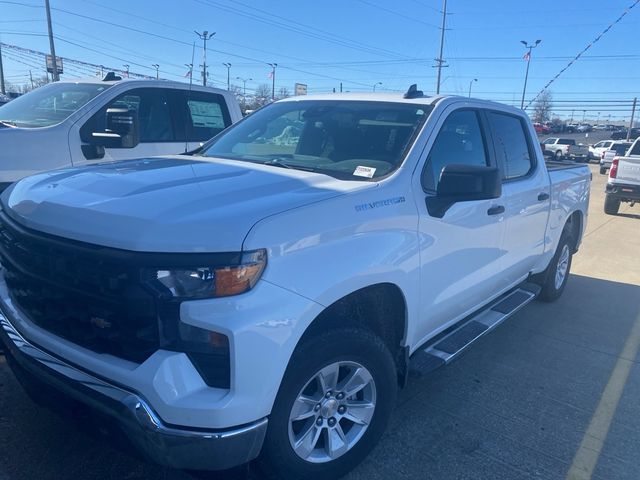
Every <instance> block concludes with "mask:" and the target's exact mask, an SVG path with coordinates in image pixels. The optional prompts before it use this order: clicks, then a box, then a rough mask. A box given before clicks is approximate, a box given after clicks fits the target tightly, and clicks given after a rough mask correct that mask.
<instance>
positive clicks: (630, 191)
mask: <svg viewBox="0 0 640 480" xmlns="http://www.w3.org/2000/svg"><path fill="white" fill-rule="evenodd" d="M605 192H606V195H605V198H604V213H606V214H608V215H617V214H618V210H619V209H620V204H621V203H622V202H626V203H629V204H630V205H631V206H632V207H633V206H634V205H635V204H636V203H640V139H637V140H636V141H635V142H633V145H632V146H631V148H629V150H628V151H627V152H626V153H625V154H624V156H622V155H621V156H616V157H614V159H613V162H612V163H611V170H609V180H608V181H607V186H606V189H605Z"/></svg>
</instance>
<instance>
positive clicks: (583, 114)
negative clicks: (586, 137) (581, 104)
mask: <svg viewBox="0 0 640 480" xmlns="http://www.w3.org/2000/svg"><path fill="white" fill-rule="evenodd" d="M586 115H587V111H586V110H582V123H584V119H585V117H586Z"/></svg>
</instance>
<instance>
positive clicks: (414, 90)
mask: <svg viewBox="0 0 640 480" xmlns="http://www.w3.org/2000/svg"><path fill="white" fill-rule="evenodd" d="M421 97H424V93H423V92H422V90H418V84H417V83H414V84H413V85H411V86H410V87H409V90H407V93H405V94H404V95H403V96H402V98H421Z"/></svg>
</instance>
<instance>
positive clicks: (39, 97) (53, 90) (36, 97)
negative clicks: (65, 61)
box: [0, 83, 110, 128]
mask: <svg viewBox="0 0 640 480" xmlns="http://www.w3.org/2000/svg"><path fill="white" fill-rule="evenodd" d="M109 86H110V85H109V84H106V85H105V84H101V83H50V84H48V85H45V86H43V87H40V88H38V89H36V90H33V91H31V92H29V93H27V94H25V95H22V96H20V97H18V98H16V99H15V100H13V101H11V102H9V103H7V104H6V105H3V106H2V107H0V125H2V126H5V127H21V128H36V127H49V126H51V125H56V124H58V123H60V122H62V121H63V120H64V119H66V118H67V117H69V115H71V114H72V113H73V112H75V111H76V110H78V109H79V108H80V107H82V106H83V105H85V104H86V103H87V102H88V101H89V100H91V99H92V98H94V97H95V96H96V95H98V94H99V93H102V92H104V91H105V90H106V89H107V88H109Z"/></svg>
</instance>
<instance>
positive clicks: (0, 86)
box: [0, 43, 7, 95]
mask: <svg viewBox="0 0 640 480" xmlns="http://www.w3.org/2000/svg"><path fill="white" fill-rule="evenodd" d="M0 93H2V94H3V95H4V94H5V93H7V91H6V90H5V87H4V68H3V67H2V44H1V43H0Z"/></svg>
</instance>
